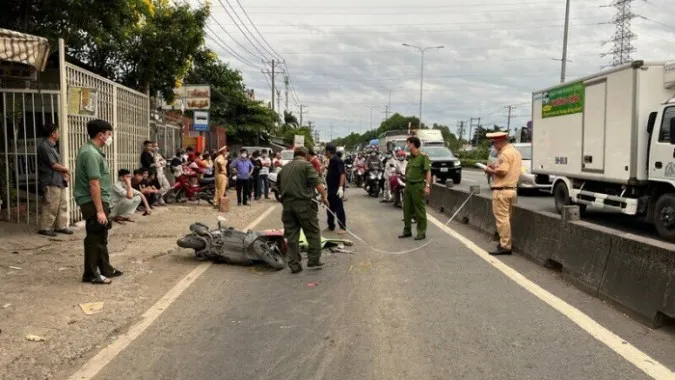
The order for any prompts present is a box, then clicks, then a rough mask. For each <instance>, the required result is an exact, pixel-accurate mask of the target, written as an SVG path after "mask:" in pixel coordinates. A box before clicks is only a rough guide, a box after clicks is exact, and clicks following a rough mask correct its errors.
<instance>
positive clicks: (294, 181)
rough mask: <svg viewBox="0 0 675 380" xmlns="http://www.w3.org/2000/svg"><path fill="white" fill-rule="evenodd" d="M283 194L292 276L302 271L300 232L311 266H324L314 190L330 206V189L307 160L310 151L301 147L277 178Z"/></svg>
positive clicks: (289, 266) (317, 207)
mask: <svg viewBox="0 0 675 380" xmlns="http://www.w3.org/2000/svg"><path fill="white" fill-rule="evenodd" d="M277 184H278V185H279V191H280V193H281V202H282V204H283V211H282V213H281V221H282V222H283V223H284V237H285V238H286V241H287V242H288V268H290V270H291V273H299V272H302V264H301V261H302V256H300V230H301V229H302V231H303V232H304V233H305V237H306V238H307V243H308V245H309V249H308V252H307V267H310V268H311V267H320V266H322V265H323V263H322V262H321V232H320V230H319V217H318V215H317V214H318V212H319V206H318V205H317V203H316V202H315V201H314V189H316V190H317V191H318V192H319V193H320V194H321V201H322V202H323V204H324V205H326V206H328V199H327V194H326V189H325V188H324V186H323V183H322V181H321V178H319V174H318V173H317V171H316V170H315V169H314V167H313V166H312V164H310V163H309V161H307V150H306V149H305V148H297V149H296V150H295V152H294V153H293V161H291V162H289V163H288V164H286V165H284V167H283V168H282V169H281V171H280V172H279V174H278V175H277Z"/></svg>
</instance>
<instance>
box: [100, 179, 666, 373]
mask: <svg viewBox="0 0 675 380" xmlns="http://www.w3.org/2000/svg"><path fill="white" fill-rule="evenodd" d="M348 194H349V200H348V202H347V203H346V206H347V214H348V218H349V221H348V223H349V226H350V228H351V229H353V230H354V231H357V233H358V234H359V235H360V236H361V237H362V238H363V239H364V240H366V241H368V242H370V243H372V244H374V245H376V247H377V248H378V249H380V250H385V251H401V250H405V249H410V248H413V247H416V246H417V242H415V241H413V240H411V239H407V240H404V241H401V240H398V239H397V238H396V235H397V234H398V233H399V232H400V230H401V227H402V226H401V211H400V209H395V208H394V207H393V206H391V205H384V204H380V203H378V202H377V201H376V200H374V199H372V198H369V197H367V196H366V195H365V193H364V192H363V191H362V190H360V189H350V190H349V191H348ZM279 215H280V209H279V207H277V209H275V210H274V212H273V213H272V214H271V216H270V217H269V219H267V220H265V221H264V222H263V223H262V224H261V225H260V226H259V227H258V228H259V229H263V228H279V227H280V223H279ZM437 217H438V218H439V219H442V218H443V217H442V216H440V215H438V216H437ZM322 219H325V218H322ZM453 228H455V229H456V230H457V231H460V232H461V233H462V234H465V235H464V236H467V237H468V238H471V239H472V240H474V241H475V242H476V243H477V244H479V245H481V246H482V247H485V248H489V247H492V245H493V243H492V242H489V241H486V240H483V238H482V237H479V236H477V235H474V234H473V232H472V231H470V230H465V229H464V227H463V226H454V227H453ZM428 237H429V238H430V239H433V241H432V242H431V243H430V244H429V245H427V246H426V247H425V248H424V249H422V250H418V251H415V252H412V253H408V254H401V255H393V254H383V253H378V252H376V251H373V250H370V249H368V248H367V247H366V246H365V245H363V244H357V245H355V246H354V247H353V249H354V250H355V251H356V253H354V254H346V253H334V254H325V255H324V257H323V261H324V262H325V263H326V265H325V267H324V268H323V269H321V270H309V269H305V271H304V272H302V273H300V274H298V275H291V274H290V272H289V271H288V270H283V271H279V272H269V271H266V270H265V269H263V268H250V267H236V266H228V265H213V266H211V267H209V269H208V270H207V271H206V272H204V274H203V275H202V276H201V277H200V278H198V279H197V280H196V281H195V282H194V283H193V284H192V286H191V287H189V288H188V289H187V290H186V291H185V293H183V294H182V295H181V296H180V298H178V299H177V300H176V302H174V303H173V304H172V305H171V306H170V307H169V308H168V309H166V310H165V312H164V313H163V314H162V315H161V316H160V317H159V318H158V320H157V321H156V322H155V323H153V324H152V325H151V326H150V327H149V328H148V329H147V330H145V331H144V332H143V333H142V334H141V335H140V336H139V337H138V339H136V340H135V341H133V342H132V343H131V344H130V345H128V346H127V347H126V349H125V350H123V351H122V352H121V353H120V354H119V355H118V356H117V357H116V358H115V359H113V360H112V361H111V362H110V363H109V364H108V365H107V366H106V367H105V368H104V369H103V370H102V371H101V372H99V374H98V376H97V377H95V379H98V380H103V379H127V380H130V379H228V380H235V379H242V380H244V379H245V380H250V379H265V380H267V379H288V380H305V379H331V380H354V379H411V380H422V379H424V380H426V379H443V380H448V379H480V380H484V379H538V380H539V379H608V380H617V379H630V380H636V379H646V378H648V376H647V375H646V374H645V373H644V372H642V371H640V370H638V369H637V367H635V366H633V365H632V364H631V363H629V362H628V361H626V360H625V359H624V358H623V357H622V356H620V355H619V354H617V353H616V352H614V351H613V350H612V349H610V348H609V347H608V346H606V345H604V344H603V343H601V342H600V341H598V340H596V339H595V338H593V337H592V336H591V335H590V334H589V333H588V332H586V331H584V330H583V329H582V328H580V327H579V326H578V325H577V324H575V323H573V322H572V321H571V320H570V319H569V318H568V317H566V316H565V315H563V314H562V313H561V312H558V311H556V310H555V309H554V308H552V307H550V306H548V305H547V304H546V303H544V302H542V301H541V300H540V299H539V298H537V297H535V296H534V295H533V294H531V293H530V292H528V291H526V290H525V288H524V287H522V286H520V285H518V284H516V282H514V281H512V280H511V279H509V278H508V277H506V276H505V275H503V274H502V273H501V272H499V271H498V270H496V269H495V268H494V267H493V266H491V265H490V264H488V263H487V262H486V261H484V260H483V259H481V258H479V257H478V256H477V254H476V253H474V252H472V251H471V250H469V249H468V248H467V247H466V246H465V245H463V244H462V243H460V242H459V241H458V240H455V238H453V237H451V236H450V235H449V234H447V233H445V232H443V231H442V230H440V229H439V228H437V227H435V226H434V225H433V224H430V225H429V230H428ZM503 261H504V262H505V263H507V264H508V265H509V266H511V267H513V268H514V269H516V270H518V271H520V273H522V274H523V275H525V276H527V277H528V278H530V279H532V280H533V281H535V282H537V283H538V284H539V285H540V286H542V287H544V288H546V289H547V290H548V291H550V292H552V293H554V294H556V295H557V296H558V297H561V298H563V299H564V300H566V301H567V302H569V303H570V304H572V305H574V306H576V307H578V308H579V309H581V310H582V311H584V312H585V313H587V314H588V315H589V316H591V317H592V318H594V319H595V320H596V321H598V322H599V323H601V324H602V325H603V326H605V327H607V328H609V329H611V330H612V331H614V332H615V333H617V334H619V335H620V336H621V337H622V338H624V339H626V340H627V341H629V342H630V343H632V344H633V345H635V346H636V347H638V348H639V349H640V350H643V351H644V352H645V353H647V354H649V355H651V356H652V358H654V359H655V360H658V361H660V362H661V363H662V364H664V365H666V366H669V367H670V369H671V370H672V369H673V368H675V357H674V356H673V355H672V353H673V352H675V332H673V330H668V329H665V330H664V329H660V330H656V331H652V330H650V329H647V328H645V327H643V326H641V325H639V324H637V323H635V322H633V321H632V320H630V319H628V318H627V317H625V316H623V315H622V314H620V313H618V312H616V311H614V310H613V309H611V308H609V307H608V306H606V305H604V304H603V303H602V302H600V301H598V300H596V299H593V298H591V297H589V296H586V295H585V294H583V293H581V292H580V291H578V290H576V289H575V288H573V287H570V286H567V285H565V284H564V283H562V282H561V281H560V280H559V279H558V277H557V275H556V274H554V273H551V272H547V271H546V270H544V269H543V268H540V267H537V266H535V265H534V264H531V263H529V262H527V261H526V260H524V259H522V258H521V257H518V256H513V257H505V258H503ZM310 282H318V286H316V287H308V284H309V283H310Z"/></svg>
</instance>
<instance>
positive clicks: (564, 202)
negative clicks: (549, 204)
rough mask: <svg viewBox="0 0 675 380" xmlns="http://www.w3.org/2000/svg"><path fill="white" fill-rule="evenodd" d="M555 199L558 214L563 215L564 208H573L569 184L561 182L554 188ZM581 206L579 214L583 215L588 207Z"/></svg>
mask: <svg viewBox="0 0 675 380" xmlns="http://www.w3.org/2000/svg"><path fill="white" fill-rule="evenodd" d="M553 199H554V200H555V209H556V211H558V214H561V215H562V209H563V206H571V205H573V204H574V203H572V200H571V199H570V191H569V190H568V189H567V184H565V182H563V181H560V182H558V183H556V184H555V187H554V188H553ZM577 206H579V214H583V212H584V211H586V205H577Z"/></svg>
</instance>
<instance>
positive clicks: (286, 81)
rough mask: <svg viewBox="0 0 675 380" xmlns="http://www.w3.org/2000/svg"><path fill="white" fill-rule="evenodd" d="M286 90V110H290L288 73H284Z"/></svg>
mask: <svg viewBox="0 0 675 380" xmlns="http://www.w3.org/2000/svg"><path fill="white" fill-rule="evenodd" d="M284 91H285V92H286V112H288V75H284Z"/></svg>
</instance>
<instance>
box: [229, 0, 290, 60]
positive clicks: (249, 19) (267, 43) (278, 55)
mask: <svg viewBox="0 0 675 380" xmlns="http://www.w3.org/2000/svg"><path fill="white" fill-rule="evenodd" d="M235 1H236V2H237V4H239V8H241V10H242V12H244V16H246V18H247V19H248V21H249V22H250V23H251V26H253V29H255V31H256V32H257V33H258V35H259V36H260V38H261V39H262V40H263V42H264V43H265V44H266V45H267V47H269V48H270V50H272V52H273V53H274V54H272V55H276V57H277V58H279V59H280V60H283V57H282V56H281V55H280V54H279V53H277V51H276V50H274V48H273V47H272V45H270V43H269V42H267V40H266V39H265V36H263V35H262V33H260V31H259V30H258V27H257V26H256V25H255V23H254V22H253V20H251V18H250V17H249V16H248V13H247V12H246V9H244V7H243V6H242V5H241V3H240V2H239V0H235ZM268 51H269V50H268Z"/></svg>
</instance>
